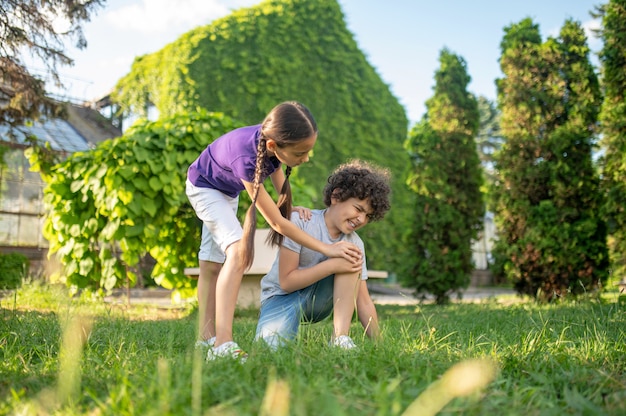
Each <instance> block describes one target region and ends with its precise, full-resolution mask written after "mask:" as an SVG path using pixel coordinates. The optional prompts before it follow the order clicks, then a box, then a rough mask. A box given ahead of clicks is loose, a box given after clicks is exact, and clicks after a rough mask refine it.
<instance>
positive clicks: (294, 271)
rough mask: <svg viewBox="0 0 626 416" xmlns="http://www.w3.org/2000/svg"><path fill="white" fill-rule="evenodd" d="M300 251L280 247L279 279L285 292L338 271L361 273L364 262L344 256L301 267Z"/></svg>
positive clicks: (297, 288)
mask: <svg viewBox="0 0 626 416" xmlns="http://www.w3.org/2000/svg"><path fill="white" fill-rule="evenodd" d="M299 261H300V253H296V252H295V251H291V250H289V249H288V248H286V247H281V248H280V255H279V264H278V270H279V272H278V281H279V282H280V288H281V289H282V290H284V291H285V292H289V293H291V292H294V291H296V290H300V289H303V288H305V287H308V286H311V285H312V284H313V283H315V282H318V281H320V280H322V279H323V278H325V277H327V276H330V275H331V274H336V273H360V272H361V269H362V267H363V264H362V263H363V262H362V261H359V262H356V263H353V262H351V261H347V260H346V259H343V258H329V259H327V260H324V261H322V262H320V263H317V264H315V265H313V266H311V267H306V268H303V269H299V268H298V265H299Z"/></svg>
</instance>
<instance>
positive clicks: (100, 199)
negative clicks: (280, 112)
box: [30, 111, 241, 290]
mask: <svg viewBox="0 0 626 416" xmlns="http://www.w3.org/2000/svg"><path fill="white" fill-rule="evenodd" d="M239 126H241V124H240V123H236V122H234V121H233V120H232V119H231V118H229V117H226V116H224V115H222V114H209V113H207V112H206V111H205V112H198V113H192V114H189V115H180V116H175V117H170V118H165V119H162V120H160V121H157V122H147V121H143V122H139V123H137V124H136V125H135V126H134V127H132V128H131V129H130V130H128V131H127V132H126V133H125V134H124V136H122V137H119V138H116V139H113V140H108V141H105V142H102V143H101V144H99V145H98V147H97V148H95V149H94V150H91V151H88V152H78V153H74V154H73V155H71V156H70V157H69V158H68V159H66V160H65V161H64V162H61V163H59V164H57V165H53V166H51V167H49V168H46V166H47V165H46V163H43V162H45V161H42V160H40V157H41V154H40V152H33V153H31V155H30V157H31V162H32V164H33V166H36V167H40V168H42V169H43V172H42V173H43V177H44V179H45V181H46V182H47V186H46V188H45V190H44V201H45V203H46V206H47V208H48V215H47V217H46V219H45V224H44V235H45V237H46V239H47V240H48V241H49V243H50V252H51V253H58V255H59V256H60V259H61V261H62V263H63V265H64V275H65V276H66V278H67V283H68V285H70V286H71V287H74V288H84V287H91V288H96V289H98V288H103V289H111V288H113V287H116V286H120V285H121V284H123V285H126V284H127V283H128V280H127V279H129V280H130V283H131V284H133V283H134V282H135V281H136V279H137V269H136V267H137V265H138V263H139V261H140V259H141V258H142V257H143V256H145V255H146V254H148V253H149V254H150V255H152V257H154V259H155V260H156V266H155V267H154V269H153V270H152V277H153V278H154V280H155V281H156V283H158V284H160V285H161V286H163V287H166V288H176V289H179V290H185V289H191V288H192V286H193V282H192V281H191V279H188V278H186V277H185V276H184V274H183V268H184V267H189V266H195V265H196V264H197V258H196V257H197V251H198V244H199V241H200V226H199V223H198V220H197V219H196V215H195V213H194V212H193V210H192V209H191V207H190V205H189V202H188V200H187V197H186V195H185V179H186V172H187V167H188V166H189V164H190V163H191V162H192V161H193V160H194V159H195V158H196V157H197V156H198V154H199V153H200V152H201V151H202V150H203V149H204V148H205V147H206V146H207V144H209V143H210V142H211V141H212V140H214V139H215V138H217V137H219V136H220V135H222V134H224V133H225V132H227V131H230V130H232V129H233V128H236V127H239Z"/></svg>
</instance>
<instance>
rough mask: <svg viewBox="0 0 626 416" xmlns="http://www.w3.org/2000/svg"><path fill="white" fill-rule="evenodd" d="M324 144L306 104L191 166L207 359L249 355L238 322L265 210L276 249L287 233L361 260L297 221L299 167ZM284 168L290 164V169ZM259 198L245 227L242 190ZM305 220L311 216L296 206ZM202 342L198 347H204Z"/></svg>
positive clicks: (228, 138) (276, 114) (236, 135)
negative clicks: (240, 215)
mask: <svg viewBox="0 0 626 416" xmlns="http://www.w3.org/2000/svg"><path fill="white" fill-rule="evenodd" d="M316 140H317V124H316V123H315V120H314V118H313V116H312V115H311V113H310V111H309V110H308V109H307V108H306V107H305V106H304V105H303V104H301V103H298V102H293V101H290V102H284V103H281V104H279V105H277V106H276V107H274V108H273V109H272V111H270V113H269V114H268V115H267V116H266V117H265V120H263V123H262V124H260V125H254V126H248V127H242V128H239V129H235V130H233V131H231V132H229V133H226V134H225V135H223V136H222V137H219V138H218V139H216V140H215V141H214V142H212V143H211V144H210V145H209V146H208V147H207V148H206V149H205V150H204V151H203V152H202V153H201V154H200V156H199V157H198V158H197V159H196V160H195V161H194V162H193V163H192V164H191V165H190V166H189V170H188V171H187V184H186V185H187V186H186V193H187V197H188V198H189V201H190V203H191V206H192V207H193V208H194V210H195V211H196V214H197V215H198V217H199V218H200V219H201V220H202V222H203V224H204V226H203V230H202V243H201V247H200V252H199V254H198V258H199V260H200V262H199V263H200V275H199V278H198V309H199V329H200V333H199V336H200V344H203V343H204V344H205V345H206V346H208V347H209V349H208V352H207V359H209V360H212V359H216V358H219V357H232V358H236V359H240V360H242V361H244V360H245V359H246V357H247V354H246V353H244V352H243V351H242V350H241V348H239V346H238V345H237V343H236V342H234V341H233V318H234V313H235V306H236V302H237V296H238V294H239V287H240V285H241V279H242V277H243V273H244V271H245V270H246V269H247V268H249V267H250V265H251V264H252V259H253V256H254V253H253V251H254V232H255V228H256V210H257V209H258V210H259V211H260V212H261V214H262V215H263V217H264V218H265V220H266V221H267V223H268V224H269V225H270V227H271V228H272V232H271V234H270V239H271V242H272V244H274V245H278V246H280V244H281V243H282V240H283V236H287V237H288V238H290V239H292V240H293V241H295V242H297V243H298V244H301V245H303V246H305V247H307V248H309V249H311V250H314V251H318V252H320V253H323V254H324V255H326V256H327V257H342V258H344V259H346V260H349V261H351V262H355V263H359V262H360V261H361V252H360V250H359V249H358V248H357V247H356V246H355V245H354V244H352V243H348V242H345V241H341V242H338V243H334V244H332V245H331V244H326V243H322V242H321V241H319V240H317V239H315V238H313V237H311V236H309V235H308V234H307V233H306V232H304V231H302V230H301V229H300V228H298V227H296V226H295V225H294V224H293V223H292V222H291V221H290V220H289V216H290V215H291V211H292V208H291V188H290V186H289V175H290V173H291V169H292V168H293V167H295V166H298V165H300V164H302V163H304V162H307V161H308V160H309V153H310V152H311V150H312V149H313V146H314V145H315V142H316ZM281 164H285V165H286V169H285V172H284V173H283V171H282V169H281ZM268 176H269V177H270V178H271V180H272V184H273V185H274V187H275V188H276V191H277V192H279V193H280V195H279V198H278V203H275V202H274V200H273V199H272V197H271V196H270V195H269V193H268V192H267V190H266V189H265V187H264V186H263V181H264V180H265V179H266V178H267V177H268ZM243 190H245V191H247V192H248V194H249V195H250V198H251V200H252V205H251V206H250V208H249V210H248V212H247V214H246V218H245V221H244V226H243V228H242V226H241V225H240V223H239V221H238V219H237V215H236V213H237V203H238V199H239V193H240V192H241V191H243ZM294 210H295V211H297V212H299V213H300V214H301V216H303V217H306V216H307V214H309V215H310V211H308V210H305V209H302V208H299V207H296V208H295V209H294ZM197 345H198V344H197Z"/></svg>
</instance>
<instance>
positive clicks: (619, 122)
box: [599, 0, 626, 279]
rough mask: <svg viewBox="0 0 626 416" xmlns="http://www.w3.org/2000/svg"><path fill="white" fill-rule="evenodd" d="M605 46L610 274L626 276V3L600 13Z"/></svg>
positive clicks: (614, 0) (618, 0) (613, 2)
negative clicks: (625, 273)
mask: <svg viewBox="0 0 626 416" xmlns="http://www.w3.org/2000/svg"><path fill="white" fill-rule="evenodd" d="M599 11H600V14H599V16H602V29H601V34H602V38H603V40H604V46H603V49H602V51H601V52H600V62H601V66H602V75H603V76H602V81H603V87H604V94H605V96H604V102H603V105H602V112H601V114H600V122H601V129H602V136H603V139H602V148H603V150H604V156H603V158H602V167H603V175H602V177H603V187H604V190H605V193H606V205H605V213H606V217H607V221H608V225H609V233H610V239H609V248H610V256H611V273H612V274H613V276H615V277H616V279H618V278H620V277H623V276H624V272H626V152H625V151H624V149H626V124H625V123H624V120H626V76H625V75H624V69H625V68H626V1H625V0H610V1H609V2H608V3H607V4H606V5H604V6H602V7H601V8H600V9H599Z"/></svg>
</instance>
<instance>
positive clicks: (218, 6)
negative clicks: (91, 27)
mask: <svg viewBox="0 0 626 416" xmlns="http://www.w3.org/2000/svg"><path fill="white" fill-rule="evenodd" d="M229 3H233V2H228V1H220V0H178V1H171V0H140V1H139V2H137V3H132V4H126V5H124V6H121V7H118V8H115V9H112V10H109V11H107V13H106V15H105V18H106V20H107V21H108V22H109V23H110V24H111V25H113V26H114V27H115V28H117V29H121V30H125V31H132V32H138V33H140V34H144V35H155V34H159V33H162V32H172V31H178V29H184V30H187V29H189V28H193V27H195V26H199V25H202V24H208V23H209V22H211V21H212V20H214V19H216V18H217V17H221V16H225V15H227V14H228V13H229V12H230V11H231V10H232V9H233V6H232V5H229ZM235 3H236V2H235Z"/></svg>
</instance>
